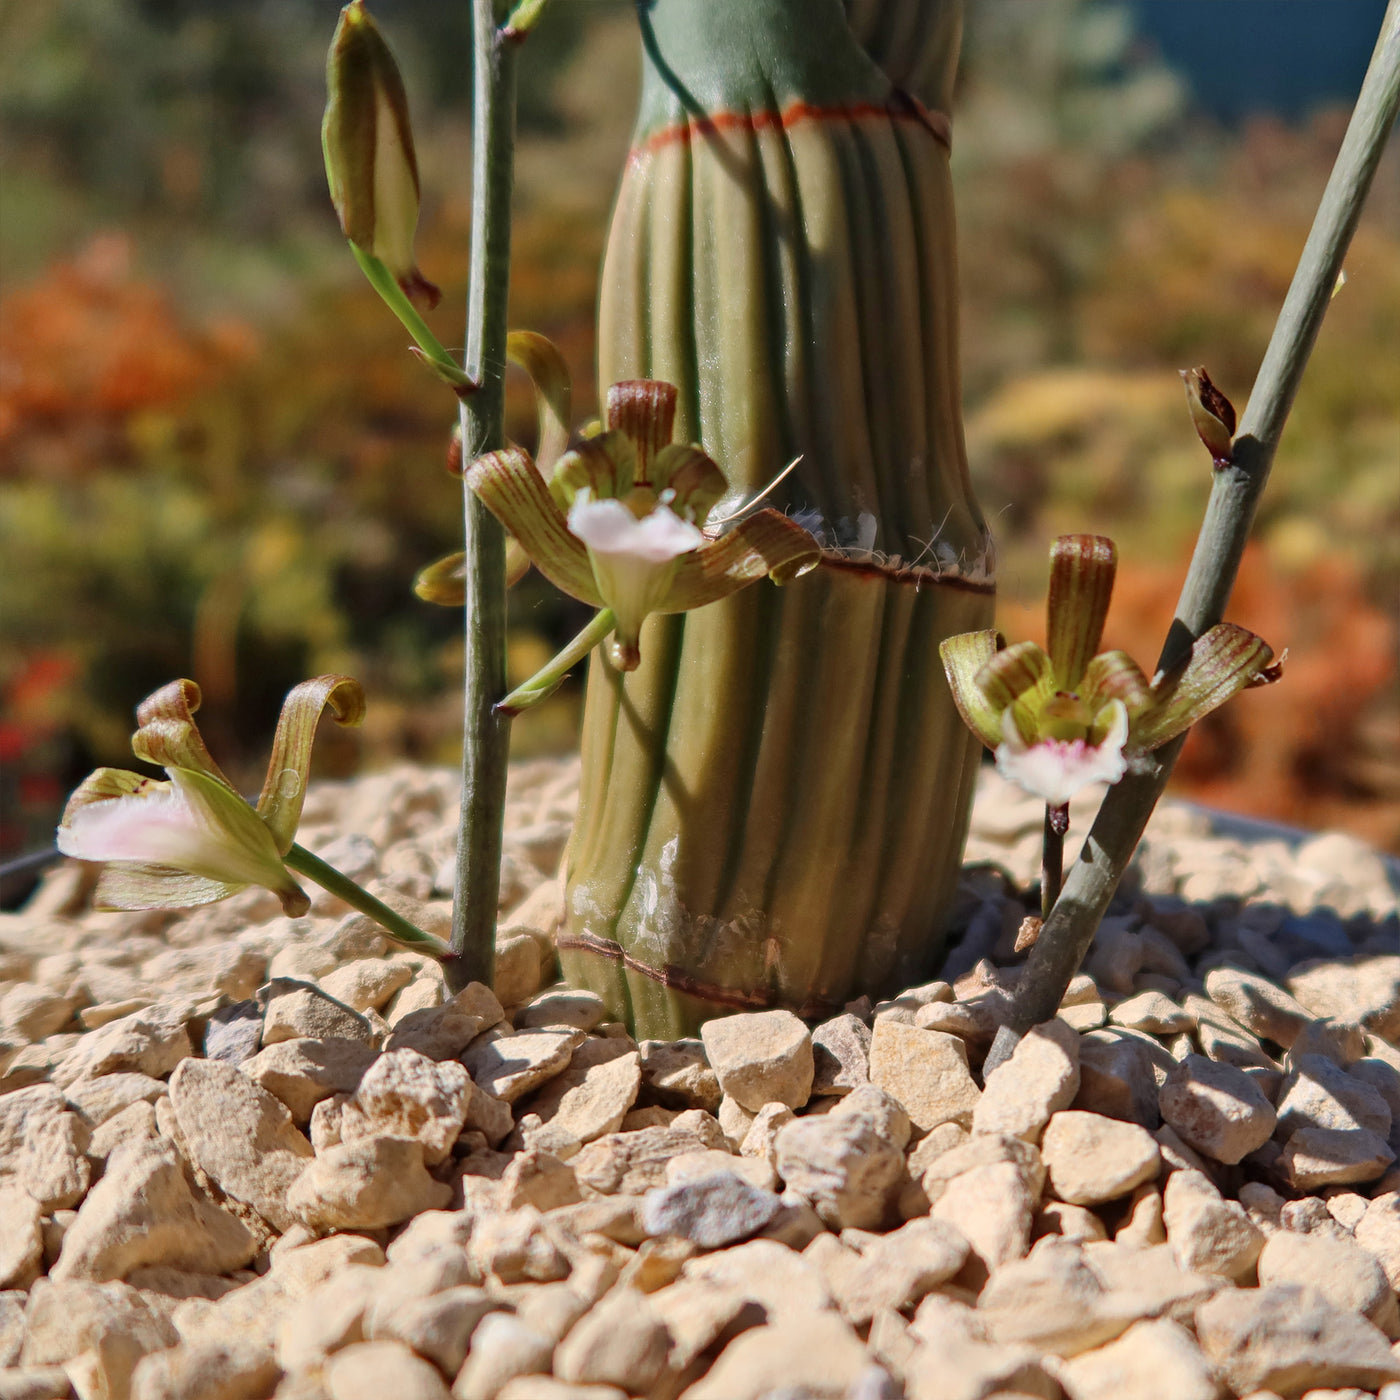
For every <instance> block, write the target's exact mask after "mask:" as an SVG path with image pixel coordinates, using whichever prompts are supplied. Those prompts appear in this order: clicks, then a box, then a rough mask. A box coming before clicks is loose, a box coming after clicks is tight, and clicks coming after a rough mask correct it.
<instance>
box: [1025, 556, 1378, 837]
mask: <svg viewBox="0 0 1400 1400" xmlns="http://www.w3.org/2000/svg"><path fill="white" fill-rule="evenodd" d="M1185 575H1186V563H1185V561H1182V562H1180V563H1178V564H1174V565H1152V564H1143V563H1138V562H1136V561H1134V560H1124V559H1120V561H1119V566H1118V577H1117V582H1116V584H1115V587H1114V591H1113V606H1112V609H1111V610H1110V612H1109V617H1108V623H1107V626H1106V627H1105V629H1104V641H1103V645H1104V647H1105V648H1110V647H1121V648H1122V649H1123V650H1124V651H1126V652H1128V654H1129V655H1131V656H1132V657H1133V658H1134V659H1135V660H1136V661H1137V662H1138V663H1139V664H1140V665H1142V666H1143V667H1144V669H1146V668H1148V667H1150V666H1151V665H1152V664H1153V663H1154V662H1155V660H1156V656H1157V652H1158V650H1159V648H1160V646H1161V643H1162V640H1163V638H1165V636H1166V634H1167V629H1168V627H1169V626H1170V624H1171V620H1172V615H1173V609H1174V606H1175V603H1176V599H1177V595H1178V593H1179V591H1180V587H1181V582H1182V580H1183V579H1184V577H1185ZM1227 619H1228V620H1229V621H1231V622H1236V623H1238V624H1239V625H1240V626H1242V627H1248V628H1249V629H1250V630H1251V631H1252V632H1257V633H1258V634H1259V635H1260V636H1261V637H1263V638H1264V639H1265V640H1266V641H1267V642H1268V643H1269V644H1270V646H1272V647H1273V648H1274V651H1275V653H1279V652H1282V651H1283V650H1284V648H1288V650H1289V658H1288V661H1287V664H1286V665H1285V666H1284V671H1283V679H1282V680H1281V681H1280V682H1279V683H1278V684H1277V685H1273V686H1269V687H1267V688H1265V689H1262V690H1251V691H1248V692H1246V693H1245V694H1243V695H1241V696H1238V697H1237V698H1236V699H1234V700H1232V701H1231V702H1230V703H1229V704H1228V705H1226V706H1225V707H1223V708H1222V709H1220V710H1217V711H1215V712H1214V713H1213V714H1211V715H1208V716H1207V717H1206V718H1205V719H1204V720H1203V721H1202V722H1201V723H1200V724H1198V725H1197V726H1196V727H1195V728H1194V729H1193V730H1192V731H1191V734H1190V737H1189V738H1188V740H1187V742H1186V747H1185V748H1184V749H1183V750H1182V754H1181V758H1180V760H1179V761H1178V763H1177V766H1176V769H1175V771H1174V773H1173V775H1172V791H1173V792H1175V793H1176V794H1177V795H1178V796H1182V797H1189V798H1191V799H1192V800H1194V801H1198V802H1203V803H1206V804H1208V805H1209V806H1212V807H1219V808H1223V809H1226V810H1229V811H1236V812H1247V813H1251V814H1253V815H1255V816H1259V817H1264V818H1267V819H1269V820H1271V821H1279V822H1287V823H1290V824H1293V825H1299V826H1307V827H1314V828H1316V827H1325V826H1332V825H1336V826H1344V827H1346V828H1347V829H1349V830H1351V831H1353V832H1356V833H1357V834H1358V835H1361V836H1364V837H1365V838H1367V839H1368V840H1371V841H1373V842H1375V843H1376V844H1377V845H1380V846H1383V847H1386V848H1388V849H1391V850H1396V849H1400V781H1397V775H1396V772H1395V765H1394V762H1393V751H1394V732H1393V731H1394V697H1393V694H1392V693H1391V692H1390V688H1389V684H1388V683H1389V682H1390V681H1391V680H1392V678H1393V677H1394V675H1395V647H1396V640H1397V635H1396V626H1395V623H1394V621H1393V620H1392V619H1391V618H1390V617H1389V616H1388V615H1387V614H1386V613H1384V612H1382V611H1381V610H1380V609H1379V608H1377V607H1376V606H1375V605H1374V604H1372V603H1371V602H1370V601H1369V600H1368V599H1367V597H1366V592H1365V588H1364V586H1363V582H1362V577H1361V573H1360V571H1359V569H1358V568H1357V567H1356V565H1355V564H1353V563H1352V562H1351V561H1350V560H1349V559H1347V558H1345V557H1343V556H1329V557H1324V558H1321V559H1318V560H1315V561H1313V562H1312V563H1310V564H1309V565H1307V566H1306V567H1305V568H1303V569H1301V570H1299V571H1297V572H1285V571H1283V570H1281V569H1279V568H1278V567H1276V565H1275V564H1274V562H1273V561H1272V559H1271V558H1270V556H1269V553H1268V551H1267V550H1266V549H1265V548H1264V547H1263V546H1261V545H1257V544H1251V545H1250V546H1249V547H1248V549H1247V550H1246V551H1245V557H1244V563H1243V565H1242V567H1241V569H1240V575H1239V579H1238V580H1237V582H1236V584H1235V589H1234V594H1233V596H1232V598H1231V602H1230V607H1229V609H1228V611H1227ZM998 625H999V626H1000V627H1001V628H1002V629H1003V630H1004V631H1005V632H1006V634H1007V637H1008V639H1009V640H1012V641H1019V640H1020V639H1022V638H1023V637H1029V638H1032V639H1034V640H1037V641H1040V642H1042V643H1043V642H1044V640H1045V618H1044V615H1043V608H1032V607H1031V606H1029V605H1026V604H1016V603H1004V604H1003V605H1002V607H1001V609H1000V613H999V617H998ZM1387 731H1390V737H1389V738H1388V739H1387V737H1386V736H1387Z"/></svg>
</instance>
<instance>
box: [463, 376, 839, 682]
mask: <svg viewBox="0 0 1400 1400" xmlns="http://www.w3.org/2000/svg"><path fill="white" fill-rule="evenodd" d="M675 412H676V390H675V388H674V387H673V386H672V385H670V384H664V383H660V382H658V381H653V380H630V381H626V382H624V383H621V384H614V385H613V386H612V388H611V389H609V390H608V395H607V424H608V426H607V429H606V430H605V431H603V432H600V433H598V434H597V435H596V436H594V437H590V438H584V439H583V440H582V441H581V442H579V443H578V445H577V446H576V447H574V448H572V449H571V450H569V451H567V452H565V453H563V454H562V456H560V457H559V459H558V461H557V463H556V464H555V466H554V470H553V472H552V474H551V476H550V479H549V481H548V482H546V480H545V477H544V475H543V474H542V473H541V471H540V470H539V469H538V467H536V465H535V463H534V461H533V460H532V459H531V457H530V454H529V453H528V452H525V451H522V450H521V449H520V448H507V449H506V450H504V451H501V452H492V453H488V454H487V455H486V456H484V457H481V458H479V459H478V460H477V461H475V462H473V463H472V465H471V467H470V468H469V469H468V471H467V484H468V485H469V486H470V487H471V489H472V490H473V491H475V492H476V494H477V496H478V497H479V498H480V499H481V500H482V502H483V503H484V504H485V505H486V506H487V507H488V508H489V509H490V510H491V512H492V514H494V515H495V516H496V517H497V518H498V519H499V520H500V521H501V523H502V524H503V525H504V526H505V527H506V529H507V530H509V531H510V533H511V534H512V535H513V536H514V537H515V539H516V540H517V541H518V542H519V544H520V546H521V547H522V548H523V550H524V552H525V553H526V554H527V555H528V556H529V558H530V560H531V561H532V562H533V563H534V564H535V565H536V566H537V567H538V568H539V570H540V572H541V573H542V574H544V576H545V577H546V578H547V579H549V580H550V582H551V583H553V584H554V585H555V586H556V587H558V588H560V589H562V590H563V591H564V592H565V593H569V594H571V595H572V596H573V597H575V598H579V599H581V600H582V601H583V602H585V603H589V604H591V605H592V606H593V607H596V608H602V609H606V610H607V611H608V612H609V613H610V615H611V625H612V627H613V628H614V629H615V635H614V636H613V638H612V640H611V641H610V643H609V645H608V656H609V659H610V660H611V661H612V663H613V665H615V666H617V667H618V669H619V670H625V671H626V670H633V669H635V668H636V666H637V665H638V662H639V661H640V650H639V640H640V633H641V627H642V623H643V622H644V621H645V620H646V618H647V617H648V616H649V615H650V614H651V613H675V612H685V611H688V610H689V609H691V608H698V607H702V606H704V605H705V604H706V603H712V602H715V601H716V600H717V599H720V598H724V597H727V596H728V595H729V594H731V593H734V592H737V591H738V590H739V589H741V588H744V587H745V586H747V585H748V584H750V583H753V582H755V581H756V580H758V579H760V578H763V577H765V576H767V577H769V578H772V579H773V580H774V582H776V583H785V582H787V581H788V580H789V579H793V578H796V577H798V576H799V575H801V574H804V573H806V572H807V571H808V570H809V569H811V568H814V567H815V566H816V563H817V561H818V559H819V557H820V549H819V547H818V545H817V543H816V541H815V540H813V539H812V537H811V536H810V535H809V534H808V533H807V532H806V531H805V530H803V529H802V528H801V527H800V526H798V525H796V524H794V523H793V521H791V520H789V519H788V517H787V516H785V515H783V514H781V513H780V512H778V511H775V510H762V511H758V512H757V513H755V514H752V515H749V516H747V517H746V518H745V519H743V520H741V521H740V522H739V523H738V524H736V525H734V526H733V528H731V529H730V530H728V531H727V532H726V533H725V534H722V535H721V534H718V533H716V532H715V531H714V530H710V531H707V530H706V527H705V522H706V520H707V517H708V516H709V514H710V512H711V510H712V509H713V508H714V506H715V505H716V504H717V503H718V501H719V500H720V498H721V497H722V496H723V495H724V493H725V491H726V489H727V483H726V481H725V478H724V474H723V473H722V472H721V471H720V469H719V468H718V467H717V466H716V465H715V463H714V462H713V461H711V459H710V458H709V457H708V456H706V455H705V453H704V452H703V451H701V449H700V448H699V447H697V446H694V445H690V446H686V445H682V444H679V443H673V442H672V441H671V436H672V432H673V429H674V423H675ZM444 563H446V561H444ZM595 640H596V638H595Z"/></svg>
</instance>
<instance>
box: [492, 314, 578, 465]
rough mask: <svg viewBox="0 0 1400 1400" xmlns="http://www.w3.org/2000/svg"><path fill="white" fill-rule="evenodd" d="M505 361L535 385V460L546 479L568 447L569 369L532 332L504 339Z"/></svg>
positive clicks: (548, 344)
mask: <svg viewBox="0 0 1400 1400" xmlns="http://www.w3.org/2000/svg"><path fill="white" fill-rule="evenodd" d="M506 359H508V360H509V361H510V362H511V363H512V364H515V365H519V366H520V368H521V369H523V370H524V371H525V373H526V374H528V375H529V376H530V380H531V382H532V383H533V384H534V386H535V398H536V401H537V402H538V405H539V416H540V440H539V445H538V448H537V450H536V452H535V461H536V463H537V464H538V466H539V469H540V471H541V472H543V473H544V474H545V475H546V476H548V475H549V472H550V471H551V469H552V468H553V466H554V464H555V462H557V461H558V460H559V458H560V457H561V456H563V453H564V449H565V448H566V447H567V446H568V445H569V420H570V418H571V417H572V415H573V409H572V404H573V384H572V382H571V381H570V379H569V366H568V365H567V364H566V363H565V360H564V357H563V355H561V354H560V353H559V347H558V346H557V345H555V343H554V342H553V341H552V340H549V339H547V338H546V337H544V336H542V335H537V334H536V333H535V332H534V331H511V333H510V334H509V335H508V336H507V337H506Z"/></svg>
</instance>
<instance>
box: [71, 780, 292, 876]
mask: <svg viewBox="0 0 1400 1400" xmlns="http://www.w3.org/2000/svg"><path fill="white" fill-rule="evenodd" d="M167 771H168V772H169V773H170V778H171V782H170V783H169V784H166V783H158V782H154V781H153V782H152V783H151V784H150V786H149V787H147V788H144V789H142V790H139V791H137V792H133V793H131V794H130V795H129V796H126V797H114V798H112V799H110V800H108V801H104V802H92V803H89V804H88V805H86V806H84V807H81V808H79V809H78V811H76V812H74V813H73V814H72V816H71V817H69V819H68V820H67V821H66V822H65V823H64V825H62V826H60V827H59V829H58V833H57V845H58V848H59V850H61V851H62V852H63V854H64V855H66V856H73V857H74V858H75V859H77V860H90V861H100V862H103V863H117V864H134V865H157V866H165V867H168V868H170V869H172V870H183V871H187V872H188V873H190V874H192V875H199V876H202V877H203V878H205V879H209V880H217V881H220V882H223V883H226V884H234V885H255V884H256V885H267V886H268V887H269V888H275V887H277V885H280V884H281V883H283V882H284V877H285V872H284V871H283V870H282V866H281V862H280V860H277V859H276V850H275V848H274V847H273V846H272V841H271V837H268V838H267V843H266V844H267V847H268V849H267V851H262V850H259V849H248V847H249V845H250V844H251V843H249V842H248V840H247V833H244V832H232V831H230V830H229V829H228V828H227V826H226V825H224V824H223V823H221V822H220V821H219V814H218V813H216V812H213V811H211V810H210V808H209V805H208V804H207V803H206V802H204V801H203V800H201V794H200V793H199V791H198V790H197V788H194V787H192V786H191V785H190V784H189V783H188V782H187V781H184V774H183V773H181V771H180V770H179V769H170V770H167ZM249 810H250V812H251V808H250V809H249ZM274 882H276V883H274Z"/></svg>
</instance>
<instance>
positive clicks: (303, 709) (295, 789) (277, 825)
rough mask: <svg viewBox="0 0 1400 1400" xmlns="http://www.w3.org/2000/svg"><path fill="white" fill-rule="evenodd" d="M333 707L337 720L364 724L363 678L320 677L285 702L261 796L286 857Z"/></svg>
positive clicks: (264, 814)
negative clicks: (316, 746)
mask: <svg viewBox="0 0 1400 1400" xmlns="http://www.w3.org/2000/svg"><path fill="white" fill-rule="evenodd" d="M327 710H329V711H330V712H331V716H332V718H333V719H334V720H335V722H336V723H337V724H341V725H345V726H347V727H353V726H355V725H359V724H363V723H364V718H365V692H364V690H363V688H362V687H361V685H360V683H359V681H357V680H355V679H353V678H352V677H350V676H335V675H330V676H316V677H314V678H313V679H311V680H309V681H302V683H301V684H300V685H298V686H294V687H293V688H292V689H291V690H290V691H289V692H288V693H287V698H286V699H285V700H284V701H283V702H282V713H281V714H280V715H279V716H278V719H277V734H276V736H275V737H274V738H273V741H272V757H271V758H270V759H269V760H268V765H267V778H266V779H265V780H264V782H263V789H262V794H261V795H260V796H259V798H258V815H259V816H260V817H261V818H262V819H263V824H264V825H265V826H266V828H267V830H268V831H269V832H270V833H271V834H272V840H273V843H274V844H275V845H276V847H277V851H278V853H279V854H280V855H286V853H287V852H288V851H289V850H291V848H292V841H293V839H294V838H295V837H296V834H297V824H298V823H299V822H300V821H301V808H302V803H303V802H304V801H305V799H306V779H307V775H308V773H309V772H310V771H311V745H312V743H313V742H314V741H315V738H316V726H317V725H318V724H319V723H320V722H321V716H322V715H323V714H324V713H325V712H326V711H327Z"/></svg>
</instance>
